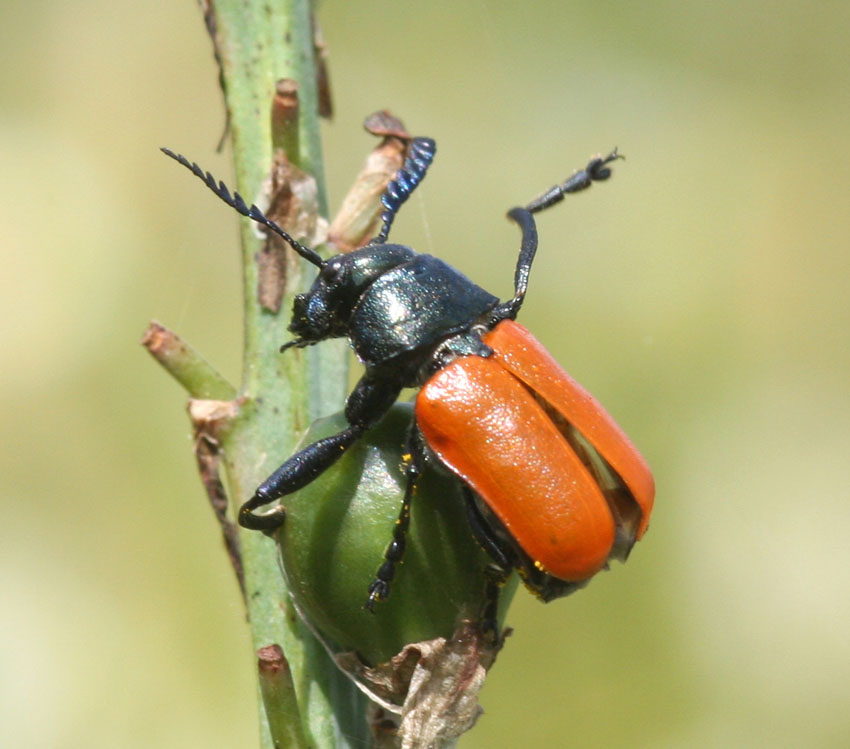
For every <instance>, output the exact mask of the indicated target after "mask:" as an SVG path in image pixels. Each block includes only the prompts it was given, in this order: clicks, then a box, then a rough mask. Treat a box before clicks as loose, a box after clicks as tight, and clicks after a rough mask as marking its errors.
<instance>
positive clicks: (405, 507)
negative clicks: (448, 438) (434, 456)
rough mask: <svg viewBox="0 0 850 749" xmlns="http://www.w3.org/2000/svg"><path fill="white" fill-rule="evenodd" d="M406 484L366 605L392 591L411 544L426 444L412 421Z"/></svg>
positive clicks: (407, 452) (371, 607)
mask: <svg viewBox="0 0 850 749" xmlns="http://www.w3.org/2000/svg"><path fill="white" fill-rule="evenodd" d="M404 463H405V465H404V476H405V482H406V483H405V487H404V497H403V498H402V501H401V509H400V510H399V513H398V519H397V520H396V522H395V526H393V537H392V540H391V541H390V543H389V546H387V549H386V551H385V552H384V562H383V564H381V566H380V567H379V568H378V571H377V572H376V573H375V579H374V580H373V581H372V583H371V584H370V585H369V598H368V599H367V600H366V603H365V605H364V608H366V609H368V610H369V611H374V608H375V602H376V601H383V600H384V599H385V598H386V597H387V596H388V595H389V594H390V583H392V581H393V578H394V577H395V568H396V565H397V564H398V563H399V562H401V559H402V557H403V556H404V550H405V548H406V547H407V529H408V528H409V527H410V503H411V502H412V500H413V495H414V493H415V491H416V482H417V480H418V479H419V477H420V476H421V475H422V471H423V469H424V467H425V447H424V445H423V439H422V434H421V433H420V432H419V429H418V428H417V427H416V424H415V422H414V423H413V424H411V426H410V430H409V431H408V433H407V450H406V452H405V456H404Z"/></svg>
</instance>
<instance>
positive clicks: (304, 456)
mask: <svg viewBox="0 0 850 749" xmlns="http://www.w3.org/2000/svg"><path fill="white" fill-rule="evenodd" d="M365 431H366V427H365V426H363V425H361V424H352V425H351V426H350V427H348V429H345V430H343V431H342V432H340V433H339V434H335V435H333V436H332V437H326V438H325V439H323V440H319V441H318V442H314V443H313V444H312V445H308V446H307V447H305V448H304V449H303V450H301V451H300V452H298V453H296V454H295V455H293V456H292V457H291V458H290V459H289V460H287V461H286V462H285V463H284V464H283V465H282V466H281V467H280V468H278V469H277V470H276V471H275V472H274V473H273V474H272V475H271V476H269V477H268V478H267V479H266V480H265V481H264V482H263V483H262V484H260V486H259V487H258V488H257V491H255V492H254V496H253V497H251V499H249V500H248V501H247V502H245V504H243V505H242V507H241V508H240V509H239V525H241V526H242V527H243V528H250V529H251V530H256V531H274V530H277V529H278V528H280V526H281V525H283V523H284V520H285V518H286V510H285V509H284V508H283V507H275V508H274V509H273V510H270V511H269V512H266V513H263V514H262V515H258V514H255V513H254V512H253V511H254V510H256V509H257V508H258V507H262V506H263V505H267V504H269V503H270V502H274V501H275V500H276V499H279V498H280V497H283V496H285V495H287V494H292V493H293V492H295V491H298V490H299V489H301V488H302V487H304V486H307V484H309V483H310V482H311V481H312V480H313V479H315V478H316V476H318V475H319V474H320V473H323V472H324V471H326V470H327V469H328V468H330V467H331V466H332V465H333V464H334V463H336V461H337V460H339V459H340V458H341V457H342V454H343V453H344V452H345V451H346V450H347V449H348V448H349V447H351V445H353V444H354V443H355V442H356V441H357V438H358V437H360V435H361V434H363V432H365Z"/></svg>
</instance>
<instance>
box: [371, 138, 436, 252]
mask: <svg viewBox="0 0 850 749" xmlns="http://www.w3.org/2000/svg"><path fill="white" fill-rule="evenodd" d="M436 152H437V144H436V143H435V142H434V141H433V140H432V139H431V138H414V139H413V140H412V141H411V143H410V147H409V148H408V152H407V158H406V159H405V160H404V165H403V166H402V168H401V169H399V170H398V172H397V173H396V176H395V179H393V180H392V182H390V183H389V184H388V185H387V188H386V190H384V194H383V195H382V196H381V203H383V205H384V208H385V209H386V210H385V211H384V212H383V213H382V214H381V221H382V222H383V226H381V231H380V232H378V235H377V236H376V237H375V238H374V239H373V240H372V241H371V242H370V243H369V244H383V243H384V242H386V241H387V237H388V236H389V234H390V227H391V226H392V224H393V221H394V220H395V216H396V213H398V209H399V208H401V206H402V205H403V203H404V202H405V201H406V200H407V199H408V198H409V197H410V194H411V193H412V192H413V191H414V190H415V189H416V188H417V186H418V185H419V183H420V182H421V181H422V180H423V179H424V177H425V172H426V171H428V167H429V166H431V162H432V161H433V160H434V154H435V153H436Z"/></svg>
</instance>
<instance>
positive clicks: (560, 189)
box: [525, 148, 626, 213]
mask: <svg viewBox="0 0 850 749" xmlns="http://www.w3.org/2000/svg"><path fill="white" fill-rule="evenodd" d="M625 158H626V157H625V156H621V155H620V154H619V153H617V149H616V148H615V149H614V150H613V151H611V153H609V154H608V155H607V156H606V157H605V158H602V157H601V156H597V157H596V158H594V159H591V160H590V161H589V162H588V164H587V166H586V167H585V168H584V169H579V171H577V172H576V173H575V174H574V175H573V176H572V177H570V178H569V179H568V180H567V181H566V182H564V184H562V185H555V187H551V188H549V189H548V190H547V191H546V192H544V193H543V194H542V195H541V196H540V197H538V198H535V199H534V200H532V201H531V202H530V203H529V204H528V205H527V206H525V210H527V211H528V212H529V213H537V212H538V211H542V210H543V209H544V208H548V207H549V206H550V205H554V204H555V203H560V202H561V201H562V200H563V199H564V196H565V195H569V194H570V193H571V192H578V191H579V190H584V189H586V188H588V187H590V185H591V184H592V183H593V182H602V181H604V180H606V179H608V177H610V176H611V170H610V169H609V168H608V167H606V166H605V165H606V164H610V163H611V162H612V161H616V160H617V159H625Z"/></svg>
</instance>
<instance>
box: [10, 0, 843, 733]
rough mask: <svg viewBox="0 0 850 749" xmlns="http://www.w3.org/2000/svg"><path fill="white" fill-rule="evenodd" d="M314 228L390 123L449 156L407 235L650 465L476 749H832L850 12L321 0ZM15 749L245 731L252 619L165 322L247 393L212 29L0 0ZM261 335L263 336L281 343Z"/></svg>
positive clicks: (508, 674)
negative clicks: (203, 178)
mask: <svg viewBox="0 0 850 749" xmlns="http://www.w3.org/2000/svg"><path fill="white" fill-rule="evenodd" d="M320 20H321V23H322V26H323V30H324V33H325V38H326V41H327V43H328V46H329V49H330V54H331V61H330V62H331V80H332V85H333V93H334V103H335V107H336V116H335V119H334V121H333V122H332V123H331V124H327V125H325V126H324V134H325V136H326V137H325V157H326V165H327V176H328V184H329V190H330V199H331V203H332V205H334V206H336V205H338V203H339V200H340V199H341V196H342V195H343V194H344V191H345V189H346V188H347V186H348V184H349V183H350V180H351V179H352V177H353V175H354V174H355V173H356V171H357V170H358V169H359V167H360V165H361V163H362V160H363V158H364V156H365V154H366V152H367V150H368V149H370V148H371V147H372V145H373V141H372V140H371V138H370V137H369V136H367V135H366V134H365V133H364V132H363V131H362V129H361V122H362V119H363V117H364V116H365V115H367V114H369V113H370V112H372V111H374V110H376V109H379V108H384V107H389V108H391V109H392V110H393V111H394V112H395V113H397V114H399V115H401V116H402V117H403V118H404V119H405V121H406V123H407V124H408V126H409V127H410V129H411V130H412V131H414V132H416V133H421V134H428V135H431V136H433V137H435V138H436V139H437V140H438V141H439V146H440V153H439V157H438V161H437V163H436V165H435V167H434V168H433V170H432V171H431V172H430V174H429V177H428V180H427V181H426V183H425V185H424V186H423V188H422V189H421V190H420V191H419V193H418V194H417V197H416V199H415V200H413V201H412V204H411V206H410V207H408V208H407V209H406V210H405V211H404V212H403V213H402V216H401V217H400V219H399V221H398V223H397V225H396V228H395V236H396V238H397V239H405V240H406V241H408V242H409V243H411V244H413V245H414V246H416V247H418V248H420V249H424V250H425V251H430V252H434V253H436V254H439V255H440V256H442V257H444V258H446V259H447V260H449V261H450V262H452V263H453V264H455V265H456V266H457V267H459V268H460V269H462V270H463V271H464V272H466V273H467V274H468V275H470V276H472V277H473V278H475V279H476V280H477V281H478V282H479V283H481V284H482V285H483V286H485V287H487V288H489V289H492V290H493V291H495V292H496V293H500V294H503V295H506V294H508V293H509V291H510V283H511V274H512V272H513V263H514V258H515V251H516V247H517V232H516V230H515V228H514V227H512V226H510V225H509V224H508V223H507V222H506V221H505V219H504V217H503V216H504V211H505V209H507V208H508V207H509V206H511V205H514V204H516V203H517V202H520V201H524V200H527V199H529V198H531V197H532V196H534V195H535V194H537V193H538V192H539V191H541V190H542V189H544V188H546V187H548V186H549V185H551V184H552V183H554V182H556V181H559V180H560V179H561V178H563V177H565V176H567V174H569V173H570V172H571V171H572V169H574V168H575V167H578V166H580V165H582V164H583V163H584V162H585V160H586V158H587V157H588V156H589V155H590V154H591V153H592V152H597V151H607V150H608V149H610V148H611V147H612V146H614V145H618V146H619V147H620V149H621V150H622V151H623V153H625V154H626V155H627V157H628V160H627V161H625V162H621V163H620V164H618V165H617V168H616V176H615V178H614V179H613V180H612V181H611V182H610V183H608V184H605V185H603V186H597V187H594V189H593V190H591V191H589V192H588V193H585V194H583V195H581V196H577V197H575V198H571V199H569V200H568V201H567V202H566V203H565V204H563V205H562V206H560V207H559V208H558V209H557V210H554V211H552V212H550V213H548V214H546V215H545V216H543V217H541V218H540V221H539V229H540V234H541V247H542V249H541V252H540V253H539V255H538V259H537V262H536V265H535V269H534V273H533V277H532V283H531V293H530V296H529V298H528V301H527V303H526V305H525V307H524V309H523V322H524V323H525V324H527V325H528V326H529V327H531V328H532V329H534V330H535V331H536V333H537V335H538V336H539V337H540V338H541V339H542V340H543V341H544V342H545V343H546V345H547V346H548V347H549V349H550V350H551V351H552V352H553V353H554V354H555V355H556V357H557V358H558V359H559V360H560V361H561V362H563V363H564V365H565V366H566V367H567V368H568V369H570V371H571V372H572V373H573V374H574V375H575V376H576V377H577V378H578V379H579V380H580V381H581V382H583V383H584V384H586V385H587V386H588V387H589V388H590V389H591V390H592V391H593V392H594V393H595V394H596V395H597V396H598V397H599V399H600V400H601V401H602V402H603V403H605V404H606V405H607V406H608V408H609V409H610V410H611V411H612V412H613V413H614V415H615V416H616V417H617V419H618V420H619V421H620V423H621V424H622V425H623V426H624V428H625V429H626V431H627V432H628V433H629V434H630V435H631V436H632V438H633V440H634V441H635V442H636V444H637V445H639V446H640V448H641V450H642V452H643V453H644V454H645V455H646V457H647V459H648V460H649V462H650V464H651V465H652V466H653V469H654V471H655V474H656V477H657V483H658V500H657V505H656V512H655V516H654V519H653V524H652V529H651V532H650V533H649V534H648V535H647V537H646V538H645V540H644V542H642V543H641V544H640V545H639V546H638V547H637V548H636V549H635V551H634V554H633V555H632V558H631V559H630V561H629V564H628V565H626V566H625V567H623V566H620V565H617V566H615V568H614V569H613V570H612V571H611V572H609V573H607V574H604V575H600V576H599V578H598V579H596V580H595V581H594V582H593V584H592V585H590V586H589V588H587V589H586V590H585V591H583V592H581V593H579V594H578V595H576V596H574V597H571V598H568V599H565V600H561V601H558V602H555V603H553V604H551V605H548V606H543V605H541V604H539V603H538V602H537V601H535V600H533V599H532V598H531V597H530V596H529V595H527V594H525V593H521V594H520V595H518V597H517V601H516V603H515V606H514V608H513V610H512V613H511V615H510V621H509V623H510V624H511V625H513V627H514V628H515V634H514V636H513V637H512V638H511V640H510V642H509V645H508V647H507V648H506V649H505V651H504V653H503V655H502V656H501V658H500V660H499V663H498V664H497V667H496V668H495V670H494V671H493V673H492V674H491V676H490V678H489V681H488V684H487V686H486V687H485V690H484V692H483V695H482V700H483V704H484V707H485V709H486V711H487V712H486V714H485V716H484V717H483V718H482V719H481V721H480V723H479V725H478V727H477V728H476V729H475V730H474V731H473V732H472V733H471V734H469V735H468V736H467V737H466V738H464V739H463V741H462V746H465V747H468V748H472V747H494V746H505V747H510V746H520V745H522V746H572V747H600V746H646V747H659V746H662V747H663V746H670V747H679V746H688V747H714V746H771V747H773V746H779V747H781V746H788V747H799V746H806V747H833V746H834V747H841V746H848V745H850V710H848V705H850V544H848V543H847V537H848V529H850V490H848V486H849V485H850V471H848V456H850V426H848V423H850V398H848V389H850V388H849V387H848V386H850V340H848V339H849V338H850V336H848V329H850V302H848V296H850V262H848V234H850V210H848V206H847V202H848V200H847V198H848V193H850V146H848V124H850V117H848V115H850V95H848V91H850V75H849V74H848V70H850V65H848V63H850V59H848V51H847V38H848V32H850V5H848V4H847V3H846V2H841V1H835V2H826V1H825V2H818V3H802V2H796V3H795V2H764V1H763V2H750V1H747V0H744V1H743V2H742V1H741V0H736V1H735V2H729V1H726V0H712V1H711V2H709V1H708V0H702V1H699V2H693V3H681V2H674V1H672V0H670V1H662V2H656V3H639V4H638V3H633V4H626V3H615V2H600V1H599V0H594V1H592V2H591V1H590V0H587V1H583V2H563V0H561V1H559V2H536V3H507V2H497V0H472V1H470V2H467V3H457V2H431V3H426V4H424V5H423V4H415V5H414V4H412V3H398V2H391V1H390V0H372V1H370V2H365V1H363V0H361V1H359V2H343V1H342V0H327V1H326V2H325V3H324V4H323V5H322V7H321V11H320ZM0 48H2V50H3V60H4V62H3V65H2V66H0V172H2V179H0V196H2V197H0V242H2V251H3V265H2V273H0V290H2V291H0V326H2V331H3V336H2V346H0V362H2V390H0V397H2V406H0V415H1V416H0V418H2V423H3V439H2V443H3V447H2V451H0V461H2V463H0V482H2V522H0V601H1V602H2V603H0V640H2V642H0V745H2V746H4V747H10V748H11V747H69V748H74V747H126V748H128V749H133V748H134V747H204V748H205V749H209V748H210V747H236V746H239V747H245V746H248V747H250V746H255V745H256V721H255V685H254V677H253V671H252V669H253V665H252V663H253V659H252V657H251V651H250V644H249V640H248V636H247V630H246V628H245V625H244V621H243V614H242V608H241V604H240V601H239V598H238V593H237V589H236V586H235V584H234V581H233V579H232V575H231V572H230V569H229V567H228V564H227V561H226V559H225V556H224V554H223V553H222V550H221V548H220V546H221V545H220V541H219V533H218V530H217V527H216V525H215V523H214V521H213V519H212V517H211V514H210V512H209V511H208V508H207V506H206V503H205V499H204V497H203V494H202V491H201V488H200V485H199V481H198V478H197V476H196V474H195V470H194V466H193V461H192V458H191V454H190V441H189V438H188V429H187V419H186V417H185V414H184V412H183V405H184V396H183V393H182V391H181V390H180V389H179V387H178V386H177V385H176V384H175V383H174V382H173V381H172V380H170V379H169V378H168V377H167V376H166V375H165V374H164V373H163V371H162V370H160V369H159V367H157V366H156V365H155V364H154V363H153V362H152V360H150V358H149V357H148V356H147V354H146V353H145V352H144V351H143V350H142V349H141V348H140V347H139V345H138V340H139V337H140V335H141V333H142V331H143V330H144V328H145V326H146V324H147V322H148V320H149V319H150V318H152V317H156V318H158V319H160V320H161V321H163V322H164V323H165V324H167V325H168V326H169V327H171V328H173V329H175V330H177V331H178V332H179V333H180V334H181V335H183V336H184V337H185V338H186V339H187V340H189V341H190V342H192V343H193V344H194V345H195V346H196V347H198V348H199V349H200V350H201V351H203V352H204V353H205V354H206V355H207V357H208V358H209V359H210V360H212V361H213V362H214V363H215V364H216V365H217V366H218V367H219V368H220V369H221V370H222V371H223V372H224V373H225V374H227V375H228V376H230V377H231V378H232V379H233V380H234V381H235V380H238V362H239V350H240V319H239V310H240V306H239V305H240V299H239V283H238V273H239V268H238V260H237V250H236V247H237V223H236V220H235V217H234V215H233V214H232V213H231V212H229V211H227V210H226V209H225V208H224V207H223V206H221V205H219V204H217V203H216V201H215V200H214V199H212V198H211V196H210V195H209V194H208V193H207V192H206V191H205V190H203V189H202V188H201V187H200V185H198V184H196V183H192V182H190V181H188V180H187V178H186V176H185V175H184V174H180V173H177V172H176V171H175V167H174V165H173V164H170V163H168V162H167V161H166V160H165V159H164V158H162V157H161V156H160V155H159V154H158V152H157V148H158V147H159V146H160V145H164V144H168V145H171V146H173V147H175V148H177V149H178V150H181V151H183V152H185V153H189V154H191V155H192V157H193V158H195V159H197V160H199V161H201V162H202V163H203V164H204V165H205V166H206V167H207V168H210V169H212V170H213V171H214V172H216V173H217V174H218V175H219V176H222V177H225V178H229V176H230V175H231V165H230V161H229V157H228V156H227V154H224V155H217V154H216V153H215V152H214V151H215V145H216V142H217V141H218V139H219V136H220V134H221V132H222V128H223V125H224V119H223V115H222V106H221V100H220V94H219V91H218V88H217V79H216V75H217V71H216V68H215V66H214V63H213V59H212V54H211V45H210V43H209V40H208V38H207V36H206V32H205V30H204V28H203V25H202V22H201V17H200V12H199V10H198V8H197V7H196V6H195V5H194V4H193V3H192V2H189V1H188V0H186V1H185V2H173V1H172V2H165V1H164V0H150V1H149V2H144V3H138V2H128V1H127V0H109V1H108V2H107V0H80V1H79V2H74V3H67V2H58V1H56V0H35V1H33V0H29V1H28V2H23V1H22V0H4V2H3V4H2V9H0ZM283 337H284V336H283V333H282V339H283Z"/></svg>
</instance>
